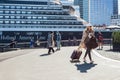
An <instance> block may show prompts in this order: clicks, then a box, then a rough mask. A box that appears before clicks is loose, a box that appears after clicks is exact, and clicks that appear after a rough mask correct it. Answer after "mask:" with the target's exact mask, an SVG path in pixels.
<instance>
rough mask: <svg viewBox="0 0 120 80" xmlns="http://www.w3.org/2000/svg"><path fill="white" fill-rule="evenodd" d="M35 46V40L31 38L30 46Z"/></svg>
mask: <svg viewBox="0 0 120 80" xmlns="http://www.w3.org/2000/svg"><path fill="white" fill-rule="evenodd" d="M33 47H34V40H33V39H31V40H30V48H33Z"/></svg>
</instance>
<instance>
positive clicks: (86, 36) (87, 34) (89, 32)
mask: <svg viewBox="0 0 120 80" xmlns="http://www.w3.org/2000/svg"><path fill="white" fill-rule="evenodd" d="M92 37H94V30H93V27H92V26H87V28H86V29H85V30H84V31H83V35H82V39H81V43H80V45H79V47H78V49H80V48H85V49H86V52H85V55H84V58H83V59H84V60H83V61H84V62H86V56H87V55H88V56H89V59H90V63H93V60H92V57H91V49H92V47H91V45H90V43H91V42H90V39H91V38H92Z"/></svg>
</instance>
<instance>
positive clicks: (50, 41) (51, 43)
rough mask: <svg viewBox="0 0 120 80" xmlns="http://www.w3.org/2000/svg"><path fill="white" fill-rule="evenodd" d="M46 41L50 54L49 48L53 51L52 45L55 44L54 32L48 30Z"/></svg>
mask: <svg viewBox="0 0 120 80" xmlns="http://www.w3.org/2000/svg"><path fill="white" fill-rule="evenodd" d="M47 41H48V49H49V50H48V54H50V52H51V50H52V52H53V53H54V52H55V51H54V49H53V47H54V45H55V44H54V33H53V32H50V33H49V34H48V39H47Z"/></svg>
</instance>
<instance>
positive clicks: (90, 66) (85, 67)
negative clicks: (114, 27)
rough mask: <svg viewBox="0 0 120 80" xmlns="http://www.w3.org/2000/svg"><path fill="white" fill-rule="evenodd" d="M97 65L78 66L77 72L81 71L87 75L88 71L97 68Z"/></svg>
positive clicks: (85, 64) (84, 64)
mask: <svg viewBox="0 0 120 80" xmlns="http://www.w3.org/2000/svg"><path fill="white" fill-rule="evenodd" d="M96 65H97V64H94V63H93V64H91V63H83V64H76V65H75V66H76V67H77V70H80V72H82V73H86V72H87V70H89V69H91V68H92V67H95V66H96Z"/></svg>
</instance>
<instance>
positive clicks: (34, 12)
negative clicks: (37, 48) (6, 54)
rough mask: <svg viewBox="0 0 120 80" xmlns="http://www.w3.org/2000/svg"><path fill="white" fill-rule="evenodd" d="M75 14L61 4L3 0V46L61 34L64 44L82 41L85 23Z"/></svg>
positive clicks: (0, 36)
mask: <svg viewBox="0 0 120 80" xmlns="http://www.w3.org/2000/svg"><path fill="white" fill-rule="evenodd" d="M74 13H75V9H74V8H73V7H72V6H71V5H63V4H62V3H61V2H60V1H59V0H1V1H0V43H4V42H10V41H11V40H12V39H15V40H17V41H18V42H25V41H26V42H27V41H30V39H34V40H37V39H40V40H41V41H45V40H47V35H48V32H49V31H54V32H56V31H59V32H60V33H61V34H62V39H64V40H65V39H69V38H70V39H72V38H73V37H74V36H75V37H76V38H77V39H79V38H80V36H81V32H82V31H83V29H85V27H86V26H85V25H84V23H86V22H85V21H84V20H82V19H81V18H80V17H77V16H76V15H75V14H74Z"/></svg>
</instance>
